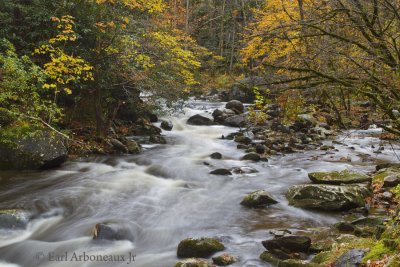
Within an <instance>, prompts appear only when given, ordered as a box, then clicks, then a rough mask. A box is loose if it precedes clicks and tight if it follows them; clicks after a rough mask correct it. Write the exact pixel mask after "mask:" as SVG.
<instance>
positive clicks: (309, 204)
mask: <svg viewBox="0 0 400 267" xmlns="http://www.w3.org/2000/svg"><path fill="white" fill-rule="evenodd" d="M370 194H371V192H370V191H369V190H368V189H367V188H365V187H361V186H356V185H343V186H337V185H319V184H318V185H317V184H310V185H295V186H292V187H291V188H290V189H289V191H288V192H287V194H286V196H287V198H288V200H289V204H290V205H293V206H296V207H300V208H309V209H318V210H326V211H345V210H350V209H353V208H358V207H364V206H365V201H364V198H365V197H367V196H369V195H370Z"/></svg>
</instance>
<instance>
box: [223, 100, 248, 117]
mask: <svg viewBox="0 0 400 267" xmlns="http://www.w3.org/2000/svg"><path fill="white" fill-rule="evenodd" d="M225 108H227V109H231V110H233V111H234V112H235V113H236V114H240V113H243V111H244V106H243V103H242V102H240V101H238V100H231V101H229V102H228V103H227V104H226V105H225Z"/></svg>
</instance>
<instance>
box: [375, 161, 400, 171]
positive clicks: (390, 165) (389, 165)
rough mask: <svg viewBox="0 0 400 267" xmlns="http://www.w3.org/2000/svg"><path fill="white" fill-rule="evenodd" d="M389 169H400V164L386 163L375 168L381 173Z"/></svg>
mask: <svg viewBox="0 0 400 267" xmlns="http://www.w3.org/2000/svg"><path fill="white" fill-rule="evenodd" d="M388 168H394V169H397V168H400V163H388V162H386V163H381V164H378V165H376V167H375V169H376V170H377V171H379V170H381V169H388Z"/></svg>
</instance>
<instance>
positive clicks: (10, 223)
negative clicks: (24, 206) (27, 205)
mask: <svg viewBox="0 0 400 267" xmlns="http://www.w3.org/2000/svg"><path fill="white" fill-rule="evenodd" d="M29 217H30V214H29V213H28V212H27V211H25V210H21V209H5V210H0V229H24V228H26V226H27V225H28V222H29Z"/></svg>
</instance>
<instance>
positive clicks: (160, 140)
mask: <svg viewBox="0 0 400 267" xmlns="http://www.w3.org/2000/svg"><path fill="white" fill-rule="evenodd" d="M149 142H150V143H153V144H166V143H167V140H165V138H164V137H162V136H161V135H150V138H149Z"/></svg>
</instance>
